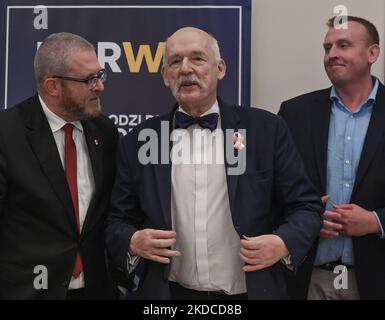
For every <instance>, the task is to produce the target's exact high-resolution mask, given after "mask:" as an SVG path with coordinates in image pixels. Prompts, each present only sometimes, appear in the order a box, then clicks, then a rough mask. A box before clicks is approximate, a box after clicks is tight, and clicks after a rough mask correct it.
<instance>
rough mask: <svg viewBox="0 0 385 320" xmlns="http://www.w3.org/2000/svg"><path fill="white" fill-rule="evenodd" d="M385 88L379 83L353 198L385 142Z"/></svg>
mask: <svg viewBox="0 0 385 320" xmlns="http://www.w3.org/2000/svg"><path fill="white" fill-rule="evenodd" d="M384 104H385V88H384V86H383V85H382V84H381V83H379V86H378V92H377V97H376V102H375V104H374V106H373V111H372V116H371V118H370V122H369V127H368V131H367V133H366V136H365V142H364V146H363V148H362V151H361V157H360V162H359V164H358V169H357V174H356V180H355V183H354V188H353V192H352V198H353V196H354V194H355V193H356V192H357V190H358V187H359V185H360V183H361V182H362V180H363V178H364V176H365V174H366V171H367V170H368V168H369V166H370V163H371V162H372V160H373V158H374V156H375V153H376V150H377V149H378V147H379V146H380V145H381V143H383V142H384V136H385V125H384V122H385V107H384Z"/></svg>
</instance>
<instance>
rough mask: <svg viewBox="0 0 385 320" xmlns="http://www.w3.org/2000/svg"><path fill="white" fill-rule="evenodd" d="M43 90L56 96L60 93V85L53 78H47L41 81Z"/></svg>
mask: <svg viewBox="0 0 385 320" xmlns="http://www.w3.org/2000/svg"><path fill="white" fill-rule="evenodd" d="M43 87H44V90H45V92H46V93H47V94H49V95H50V96H53V97H58V96H59V95H60V93H61V86H60V84H59V83H58V82H57V81H56V80H55V79H54V78H47V79H45V80H44V82H43Z"/></svg>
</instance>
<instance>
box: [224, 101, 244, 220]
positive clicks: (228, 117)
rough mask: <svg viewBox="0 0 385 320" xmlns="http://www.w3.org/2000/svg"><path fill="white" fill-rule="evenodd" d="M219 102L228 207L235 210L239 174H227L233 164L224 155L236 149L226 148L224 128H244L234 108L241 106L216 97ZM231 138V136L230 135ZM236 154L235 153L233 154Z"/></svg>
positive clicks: (235, 130) (235, 129) (236, 129)
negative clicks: (226, 102) (232, 104)
mask: <svg viewBox="0 0 385 320" xmlns="http://www.w3.org/2000/svg"><path fill="white" fill-rule="evenodd" d="M218 102H219V108H220V111H221V125H222V129H223V134H224V144H225V146H224V150H225V154H224V157H225V167H226V179H227V191H228V194H229V202H230V209H231V212H232V213H233V212H235V209H234V208H235V195H236V191H237V184H238V177H239V175H228V174H227V173H228V172H229V168H231V167H232V166H234V165H231V164H229V163H228V159H227V157H226V154H227V153H228V152H235V153H237V152H238V150H236V149H234V148H232V150H227V148H228V146H227V145H228V144H227V143H226V129H232V130H233V131H234V132H237V131H238V130H239V129H245V128H243V127H242V123H241V119H240V118H239V115H238V113H237V112H236V108H242V107H237V106H230V105H226V104H225V103H223V102H222V101H220V100H219V99H218ZM231 138H232V137H231ZM235 156H237V154H235Z"/></svg>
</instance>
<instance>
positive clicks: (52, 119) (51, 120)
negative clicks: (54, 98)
mask: <svg viewBox="0 0 385 320" xmlns="http://www.w3.org/2000/svg"><path fill="white" fill-rule="evenodd" d="M39 100H40V104H41V106H42V108H43V111H44V114H45V116H46V117H47V120H48V124H49V126H50V127H51V130H52V132H56V131H59V130H60V129H62V128H63V127H64V125H65V124H66V123H68V122H67V121H65V120H63V119H62V118H60V117H59V116H58V115H56V114H55V113H53V112H52V111H51V110H50V109H49V108H48V107H47V105H46V104H45V102H44V100H43V99H42V97H41V96H40V95H39ZM69 123H71V124H73V125H74V126H75V127H76V128H77V129H78V130H80V131H81V132H83V126H82V124H81V123H80V121H73V122H69Z"/></svg>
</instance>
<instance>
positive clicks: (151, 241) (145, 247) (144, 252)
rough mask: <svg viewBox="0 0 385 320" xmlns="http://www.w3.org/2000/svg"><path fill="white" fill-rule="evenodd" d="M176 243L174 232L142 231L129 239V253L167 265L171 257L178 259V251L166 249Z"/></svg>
mask: <svg viewBox="0 0 385 320" xmlns="http://www.w3.org/2000/svg"><path fill="white" fill-rule="evenodd" d="M175 241H176V232H175V231H164V230H155V229H143V230H138V231H136V232H135V233H134V234H133V235H132V238H131V242H130V248H129V252H130V254H131V255H134V256H140V257H142V258H144V259H148V260H152V261H156V262H160V263H164V264H168V263H170V259H169V258H171V257H179V256H180V255H181V253H180V252H179V251H175V250H170V249H168V248H169V247H170V246H172V245H173V244H174V243H175Z"/></svg>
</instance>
